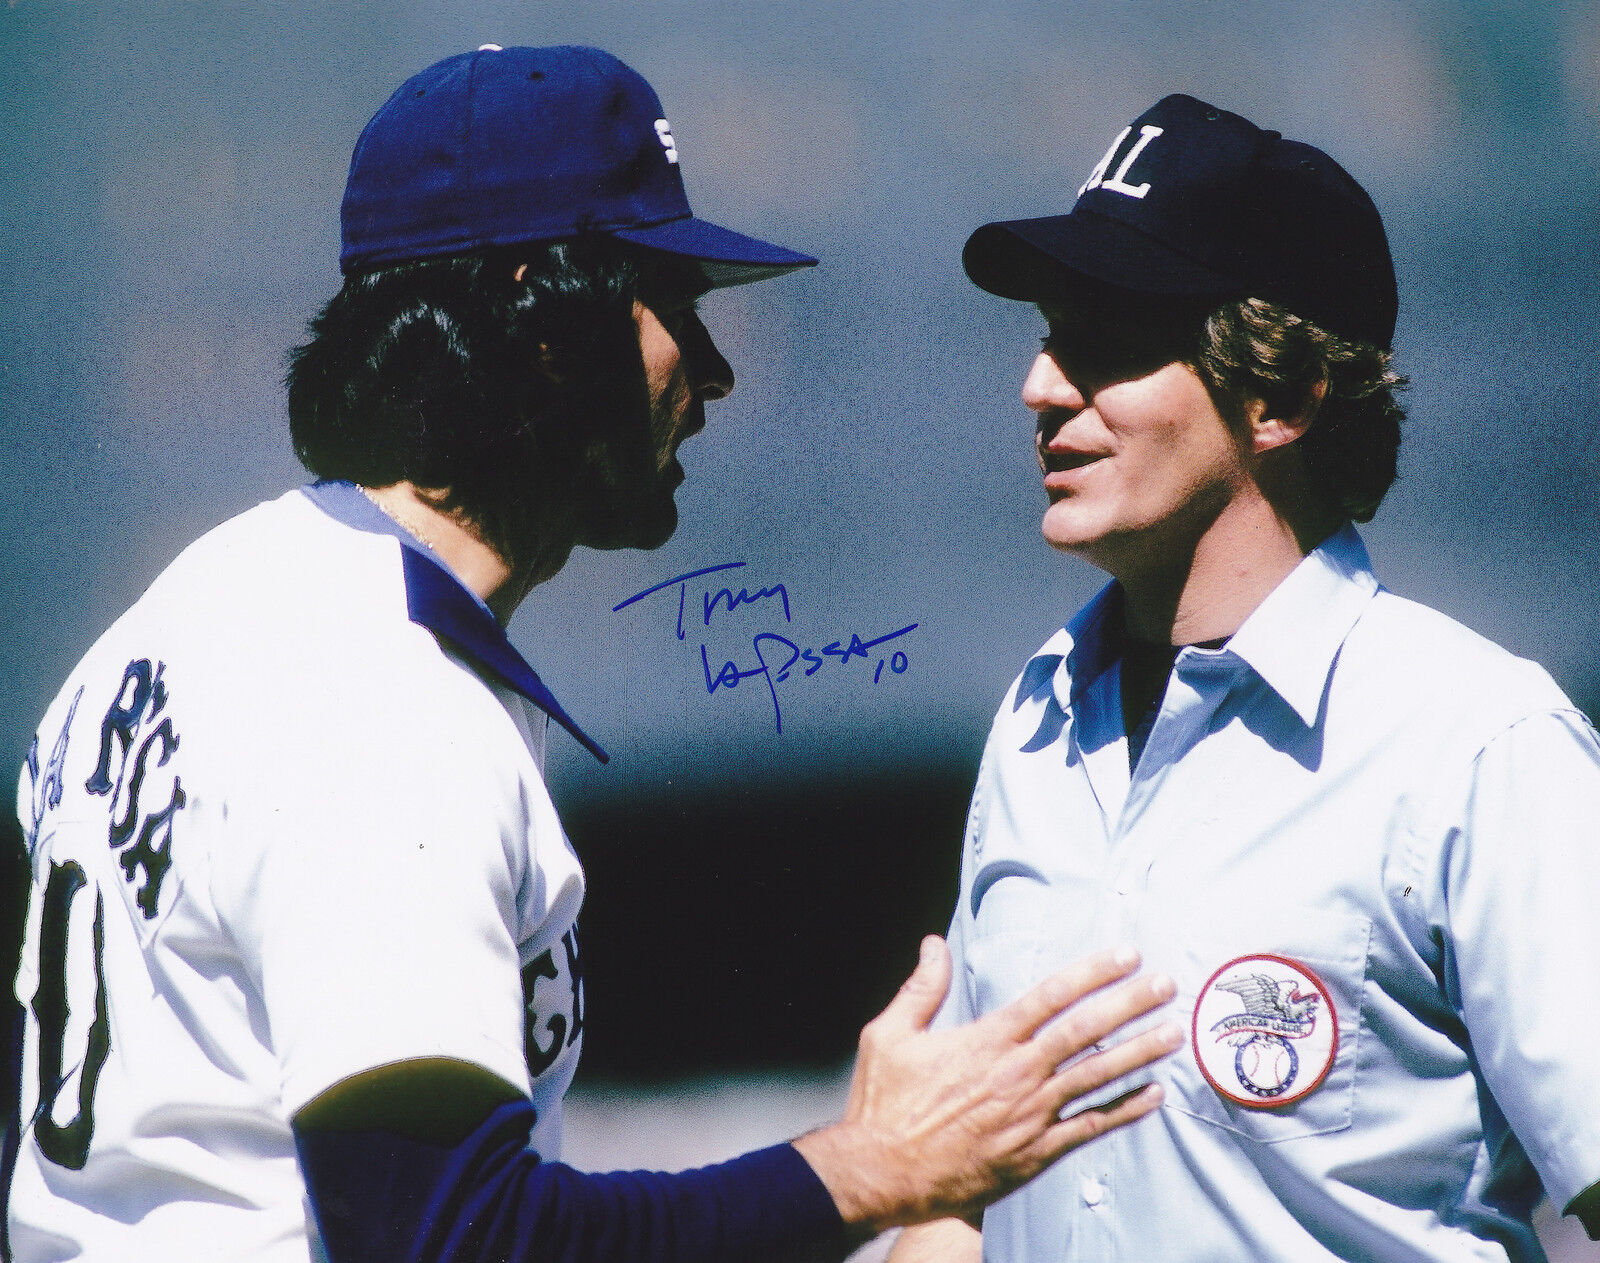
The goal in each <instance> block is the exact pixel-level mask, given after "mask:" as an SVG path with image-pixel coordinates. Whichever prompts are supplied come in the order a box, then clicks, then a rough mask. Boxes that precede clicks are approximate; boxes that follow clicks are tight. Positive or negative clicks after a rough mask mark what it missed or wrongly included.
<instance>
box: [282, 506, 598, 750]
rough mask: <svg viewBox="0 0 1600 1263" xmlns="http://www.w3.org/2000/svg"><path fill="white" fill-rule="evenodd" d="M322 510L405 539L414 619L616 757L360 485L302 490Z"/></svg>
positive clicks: (473, 598)
mask: <svg viewBox="0 0 1600 1263" xmlns="http://www.w3.org/2000/svg"><path fill="white" fill-rule="evenodd" d="M300 490H301V491H302V492H303V493H304V494H305V496H306V498H307V499H309V500H310V501H311V503H312V504H314V505H316V506H317V508H319V509H321V510H322V511H323V512H324V513H326V514H327V515H328V516H329V517H331V518H333V519H334V520H335V521H337V522H342V523H343V524H344V525H346V526H349V527H352V528H353V529H355V530H358V531H366V532H367V533H368V534H372V535H391V536H393V537H394V538H395V539H397V540H399V542H400V545H401V548H400V569H401V574H402V575H403V576H404V579H405V585H406V612H407V614H409V615H410V618H411V621H412V622H413V623H416V624H417V625H418V626H420V627H426V628H427V629H428V630H429V631H430V632H432V633H433V634H434V636H435V637H437V638H438V639H440V640H442V641H446V642H448V643H449V645H450V647H451V648H453V649H455V650H456V651H457V652H458V653H460V654H461V656H462V657H464V658H466V659H467V661H468V662H470V663H471V664H472V665H473V666H474V667H476V668H477V669H478V670H479V671H480V672H483V673H485V674H488V675H491V676H493V677H494V678H495V679H497V680H499V681H501V682H502V683H503V684H505V685H506V687H507V688H510V689H513V690H515V691H516V692H518V693H520V694H521V695H522V696H523V697H525V698H527V699H528V700H529V701H530V702H532V703H533V704H534V705H535V706H537V707H539V709H540V710H542V711H544V712H545V713H546V714H548V715H549V716H550V718H552V719H554V720H555V721H556V722H557V723H558V724H560V725H561V726H562V727H563V728H565V729H566V730H567V731H568V732H570V733H571V734H572V735H573V736H574V737H575V738H576V739H577V740H578V743H579V744H580V745H582V746H583V748H584V749H586V750H588V751H589V753H590V754H592V755H594V757H595V758H597V759H599V760H600V762H602V763H608V762H610V757H611V756H610V755H608V754H607V753H606V752H605V751H604V750H602V749H601V748H600V747H599V746H598V745H597V744H596V743H595V742H594V741H593V740H592V739H591V738H590V737H589V736H588V734H587V733H585V732H584V731H583V729H581V728H579V727H578V725H577V724H576V723H575V722H574V721H573V719H572V717H571V716H569V715H568V714H567V712H566V711H565V710H563V709H562V707H561V703H560V702H558V701H556V699H555V695H554V694H553V693H551V692H550V690H549V689H548V688H546V687H545V683H544V681H543V680H541V679H540V678H539V673H538V672H537V671H535V670H534V669H533V668H532V667H531V666H529V665H528V662H527V659H525V658H524V657H523V656H522V655H521V654H520V653H518V652H517V650H516V647H515V646H514V645H512V643H511V641H510V640H509V639H507V637H506V632H505V628H503V627H502V626H500V620H499V619H497V618H495V616H494V615H493V614H492V613H490V611H489V607H488V606H487V605H485V604H484V603H483V602H482V601H481V600H480V599H479V598H478V596H477V594H476V593H474V592H471V591H469V590H468V589H467V588H466V586H465V585H463V584H462V582H461V580H460V579H458V578H456V576H455V575H454V574H453V573H452V572H451V571H450V569H449V568H448V567H447V566H445V565H444V564H443V563H442V562H440V561H439V560H438V559H437V558H436V557H434V556H433V554H432V552H431V551H430V550H429V549H428V547H427V545H425V544H424V543H422V541H421V540H419V539H418V538H417V537H416V536H415V535H413V534H412V533H411V532H410V531H408V530H406V529H405V527H403V526H401V525H400V524H399V523H398V522H396V521H395V520H394V519H393V518H392V517H390V516H389V515H388V514H387V513H385V512H383V510H382V509H380V508H378V506H377V505H375V504H373V503H372V501H371V500H369V499H367V497H366V496H364V495H362V494H361V489H360V488H359V487H357V486H356V485H355V484H354V483H350V482H335V481H326V480H325V481H321V482H314V483H311V484H310V485H309V486H305V487H302V488H301V489H300Z"/></svg>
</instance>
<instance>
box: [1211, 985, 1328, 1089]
mask: <svg viewBox="0 0 1600 1263" xmlns="http://www.w3.org/2000/svg"><path fill="white" fill-rule="evenodd" d="M1189 1038H1190V1043H1191V1045H1192V1047H1193V1049H1194V1059H1195V1061H1196V1062H1197V1063H1198V1064H1199V1066H1200V1072H1201V1073H1202V1074H1204V1075H1205V1077H1206V1080H1207V1082H1209V1083H1210V1084H1211V1086H1212V1087H1214V1088H1215V1089H1216V1090H1217V1091H1218V1092H1220V1093H1221V1094H1222V1095H1223V1096H1224V1097H1226V1098H1227V1099H1228V1100H1230V1101H1232V1102H1233V1103H1234V1104H1236V1105H1243V1106H1245V1107H1247V1108H1249V1109H1274V1108H1276V1107H1278V1106H1281V1105H1290V1104H1293V1103H1294V1102H1295V1101H1298V1100H1300V1099H1301V1098H1302V1097H1305V1096H1307V1095H1309V1094H1310V1093H1311V1092H1313V1091H1315V1089H1316V1087H1317V1085H1318V1084H1320V1083H1321V1082H1322V1080H1323V1078H1324V1077H1325V1076H1326V1075H1327V1073H1328V1070H1329V1068H1330V1067H1331V1066H1332V1065H1333V1058H1334V1054H1335V1053H1336V1052H1337V1051H1338V1049H1339V1021H1338V1014H1337V1013H1335V1012H1334V1007H1333V996H1332V995H1331V994H1330V993H1329V991H1328V988H1327V987H1326V986H1324V985H1323V983H1322V980H1321V979H1320V978H1318V977H1317V975H1316V974H1314V973H1313V972H1312V971H1311V970H1310V969H1308V968H1307V967H1306V966H1305V965H1303V964H1301V963H1300V962H1299V961H1296V960H1291V959H1289V958H1288V957H1286V956H1273V955H1269V954H1263V955H1259V956H1240V957H1238V958H1236V959H1234V960H1230V961H1229V962H1228V963H1227V964H1225V965H1223V966H1222V968H1220V969H1219V970H1217V972H1216V973H1214V974H1212V975H1211V977H1210V979H1209V980H1208V981H1207V982H1206V985H1205V986H1204V987H1202V988H1201V989H1200V997H1199V999H1198V1000H1196V1001H1195V1006H1194V1021H1193V1024H1192V1026H1191V1030H1190V1037H1189Z"/></svg>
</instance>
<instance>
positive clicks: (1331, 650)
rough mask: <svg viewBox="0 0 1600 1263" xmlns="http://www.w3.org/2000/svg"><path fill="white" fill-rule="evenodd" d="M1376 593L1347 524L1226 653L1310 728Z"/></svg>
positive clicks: (1259, 610)
mask: <svg viewBox="0 0 1600 1263" xmlns="http://www.w3.org/2000/svg"><path fill="white" fill-rule="evenodd" d="M1377 591H1378V579H1377V576H1376V575H1374V574H1373V573H1372V560H1371V558H1370V557H1368V556H1367V549H1366V545H1364V544H1363V543H1362V542H1361V536H1359V535H1358V534H1356V528H1355V527H1354V526H1352V525H1350V523H1348V522H1346V523H1345V524H1344V525H1343V526H1341V527H1340V528H1339V529H1338V530H1337V531H1335V532H1334V533H1333V534H1332V535H1330V536H1329V537H1328V538H1327V539H1325V540H1324V541H1323V542H1322V543H1321V544H1320V545H1318V546H1317V547H1316V548H1315V549H1313V550H1312V552H1311V553H1310V555H1309V556H1307V557H1306V558H1305V559H1304V560H1303V561H1301V563H1300V564H1299V565H1298V566H1296V567H1295V568H1294V569H1293V570H1292V571H1290V572H1289V576H1288V578H1286V579H1284V581H1283V582H1282V583H1280V584H1279V585H1278V586H1277V587H1276V588H1274V589H1273V590H1272V591H1271V593H1269V594H1268V596H1267V599H1266V600H1264V601H1263V602H1261V604H1260V605H1258V606H1257V607H1256V609H1255V612H1254V613H1252V614H1251V615H1250V617H1249V618H1247V619H1245V621H1244V625H1243V626H1242V627H1240V628H1239V630H1238V631H1237V632H1235V633H1234V635H1233V637H1232V638H1231V639H1230V640H1229V641H1228V646H1227V647H1228V649H1229V650H1230V651H1231V652H1232V653H1234V654H1236V655H1237V656H1238V657H1240V658H1242V659H1243V660H1244V661H1245V662H1246V663H1247V664H1248V665H1249V667H1250V669H1251V670H1253V671H1254V672H1255V673H1256V674H1257V675H1259V676H1260V677H1261V678H1262V679H1263V680H1264V681H1266V683H1267V685H1268V686H1269V687H1270V688H1271V689H1272V691H1273V692H1275V693H1277V694H1278V696H1279V697H1281V698H1283V700H1284V701H1285V702H1287V703H1288V704H1289V705H1290V707H1292V708H1293V710H1294V712H1295V714H1297V715H1299V716H1300V719H1301V720H1302V722H1304V723H1305V725H1306V727H1308V728H1309V727H1312V726H1313V725H1315V724H1316V722H1317V716H1318V714H1319V713H1320V712H1321V709H1322V695H1323V693H1324V692H1325V691H1326V689H1327V684H1328V676H1329V675H1330V674H1331V673H1332V671H1333V664H1334V661H1335V659H1337V658H1338V656H1339V649H1340V647H1341V646H1342V645H1343V644H1344V642H1345V637H1347V636H1348V635H1349V634H1350V629H1351V628H1352V627H1354V626H1355V625H1356V622H1357V620H1359V619H1360V617H1361V615H1362V613H1363V612H1364V611H1365V610H1366V608H1367V606H1368V604H1369V603H1370V602H1371V601H1372V598H1373V597H1374V596H1375V595H1376V594H1377Z"/></svg>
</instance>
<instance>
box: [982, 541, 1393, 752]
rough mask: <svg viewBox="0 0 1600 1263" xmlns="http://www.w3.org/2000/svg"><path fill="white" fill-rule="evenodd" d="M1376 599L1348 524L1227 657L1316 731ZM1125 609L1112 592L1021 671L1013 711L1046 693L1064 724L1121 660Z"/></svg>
mask: <svg viewBox="0 0 1600 1263" xmlns="http://www.w3.org/2000/svg"><path fill="white" fill-rule="evenodd" d="M1377 591H1378V580H1377V578H1376V576H1374V575H1373V573H1372V561H1371V558H1369V557H1368V555H1367V549H1366V546H1365V545H1364V544H1363V543H1362V542H1361V537H1360V536H1359V535H1358V534H1356V529H1355V527H1354V526H1352V525H1350V523H1348V522H1346V523H1345V524H1344V525H1343V526H1342V527H1340V528H1339V529H1338V530H1337V531H1335V532H1334V533H1333V534H1332V535H1330V536H1329V537H1328V538H1327V539H1326V540H1324V541H1323V542H1322V543H1321V544H1320V545H1318V546H1317V547H1316V548H1315V549H1313V550H1312V551H1311V553H1310V554H1309V555H1308V556H1306V557H1305V558H1304V560H1302V561H1301V562H1300V564H1299V565H1298V566H1296V567H1295V568H1294V569H1293V570H1292V571H1290V572H1289V574H1288V576H1287V577H1286V578H1285V579H1284V580H1283V582H1282V583H1280V584H1279V585H1278V586H1277V587H1276V588H1274V589H1273V590H1272V591H1271V592H1270V593H1268V594H1267V598H1266V600H1264V601H1262V602H1261V604H1260V605H1258V606H1257V607H1256V609H1255V610H1254V612H1253V613H1252V614H1251V615H1250V617H1249V618H1247V619H1246V620H1245V621H1244V624H1243V625H1242V626H1241V627H1240V628H1239V630H1238V631H1237V632H1235V633H1234V634H1233V636H1232V637H1231V638H1230V639H1229V640H1228V643H1227V645H1226V646H1225V651H1226V652H1229V653H1231V654H1232V655H1233V656H1234V657H1236V658H1238V659H1239V660H1241V661H1242V662H1243V663H1244V664H1245V665H1246V666H1248V667H1249V668H1250V669H1251V670H1252V671H1254V672H1255V673H1256V675H1258V676H1260V677H1261V679H1262V680H1263V681H1264V682H1265V683H1266V684H1267V686H1268V687H1269V688H1271V689H1272V691H1273V692H1275V693H1276V694H1278V696H1279V697H1281V698H1282V699H1283V700H1284V701H1285V702H1286V703H1287V704H1288V705H1289V707H1290V709H1292V710H1293V711H1294V713H1295V714H1296V715H1298V716H1299V717H1300V721H1301V722H1302V723H1303V724H1305V725H1306V727H1308V728H1311V727H1315V726H1316V723H1317V719H1318V716H1319V715H1320V713H1321V710H1322V697H1323V693H1324V692H1325V691H1326V689H1327V683H1328V677H1329V676H1330V675H1331V674H1332V672H1333V664H1334V661H1335V660H1336V659H1337V658H1338V656H1339V647H1340V646H1341V645H1343V644H1344V641H1345V637H1347V636H1348V635H1349V634H1350V629H1351V628H1353V627H1354V626H1355V625H1356V621H1357V620H1358V619H1359V618H1360V617H1361V614H1362V611H1364V610H1365V609H1366V608H1367V605H1368V604H1369V603H1370V602H1371V600H1372V598H1373V596H1374V595H1375V594H1376V593H1377ZM1121 608H1122V589H1121V588H1120V587H1119V586H1118V585H1117V584H1116V583H1115V582H1112V583H1108V584H1106V586H1105V587H1103V588H1102V589H1101V590H1100V592H1099V593H1098V594H1097V595H1096V596H1095V598H1094V599H1093V600H1092V601H1090V602H1089V603H1088V604H1087V605H1085V606H1084V607H1083V609H1081V610H1080V611H1078V613H1077V615H1076V616H1075V617H1074V618H1073V620H1072V621H1071V622H1070V623H1068V624H1067V625H1066V627H1065V628H1063V629H1062V630H1061V631H1059V632H1057V633H1056V634H1055V635H1054V636H1053V637H1051V639H1050V641H1049V643H1047V644H1046V645H1045V646H1044V648H1043V649H1041V650H1040V652H1039V653H1038V654H1037V655H1036V656H1035V657H1034V659H1033V660H1032V661H1031V662H1029V663H1028V665H1027V667H1025V668H1024V669H1023V680H1022V684H1021V686H1019V687H1018V689H1017V694H1016V698H1015V702H1014V705H1015V706H1016V707H1017V708H1020V707H1021V706H1022V704H1023V703H1024V702H1025V701H1028V700H1034V699H1037V698H1038V697H1039V696H1040V695H1041V694H1042V693H1043V692H1045V691H1047V690H1048V691H1050V692H1052V693H1053V694H1054V698H1055V702H1056V709H1057V710H1059V711H1060V712H1062V717H1063V720H1064V718H1065V715H1067V714H1070V713H1071V711H1072V708H1073V706H1074V704H1075V703H1076V702H1077V700H1078V698H1079V696H1080V695H1081V694H1082V693H1083V691H1084V689H1086V688H1088V687H1089V686H1090V685H1091V684H1093V683H1094V681H1095V680H1097V679H1098V678H1099V677H1100V676H1101V675H1102V674H1104V673H1105V672H1106V671H1107V670H1109V669H1110V667H1111V665H1112V663H1113V662H1114V661H1115V660H1116V657H1117V644H1118V639H1119V633H1118V631H1117V627H1118V624H1119V621H1120V619H1121ZM1049 722H1050V715H1049V714H1048V713H1047V715H1046V726H1049ZM1055 727H1056V728H1057V729H1058V730H1059V728H1060V727H1061V724H1060V723H1057V724H1056V725H1055ZM1031 744H1032V743H1030V745H1031Z"/></svg>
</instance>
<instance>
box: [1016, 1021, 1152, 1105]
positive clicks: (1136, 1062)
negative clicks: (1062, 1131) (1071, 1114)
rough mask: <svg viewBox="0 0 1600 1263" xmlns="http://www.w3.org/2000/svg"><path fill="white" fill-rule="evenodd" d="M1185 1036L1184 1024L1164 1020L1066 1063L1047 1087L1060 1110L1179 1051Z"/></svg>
mask: <svg viewBox="0 0 1600 1263" xmlns="http://www.w3.org/2000/svg"><path fill="white" fill-rule="evenodd" d="M1183 1038H1184V1034H1183V1027H1181V1026H1180V1025H1178V1024H1177V1023H1176V1022H1163V1023H1162V1024H1161V1025H1160V1026H1157V1027H1156V1028H1155V1029H1153V1030H1148V1031H1143V1032H1141V1033H1140V1034H1138V1035H1134V1036H1132V1037H1131V1038H1129V1039H1125V1040H1123V1041H1122V1042H1121V1043H1120V1044H1114V1045H1112V1046H1111V1047H1110V1048H1107V1049H1106V1050H1105V1051H1104V1052H1098V1053H1095V1054H1094V1055H1093V1056H1091V1057H1085V1058H1083V1059H1082V1060H1080V1061H1074V1062H1073V1063H1072V1064H1071V1065H1069V1066H1065V1067H1063V1068H1062V1069H1061V1070H1059V1071H1057V1072H1056V1074H1055V1075H1054V1076H1052V1078H1051V1080H1050V1083H1049V1085H1048V1088H1047V1090H1048V1091H1049V1092H1051V1093H1053V1094H1054V1096H1055V1099H1056V1100H1057V1102H1058V1103H1059V1104H1058V1109H1057V1113H1059V1112H1060V1110H1061V1109H1062V1108H1070V1107H1071V1104H1072V1102H1073V1101H1075V1100H1077V1099H1078V1098H1079V1097H1081V1096H1086V1095H1087V1094H1088V1093H1090V1092H1093V1091H1094V1090H1095V1089H1096V1088H1099V1087H1103V1086H1104V1085H1105V1084H1107V1083H1110V1082H1111V1081H1112V1080H1113V1079H1120V1078H1122V1076H1123V1075H1125V1074H1132V1073H1133V1072H1134V1071H1135V1070H1139V1069H1142V1068H1143V1067H1145V1066H1148V1065H1149V1064H1150V1063H1151V1062H1154V1061H1160V1060H1161V1059H1162V1058H1163V1057H1165V1056H1167V1055H1168V1054H1170V1053H1172V1052H1174V1051H1176V1050H1177V1049H1178V1048H1179V1047H1180V1046H1181V1045H1182V1044H1183Z"/></svg>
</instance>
